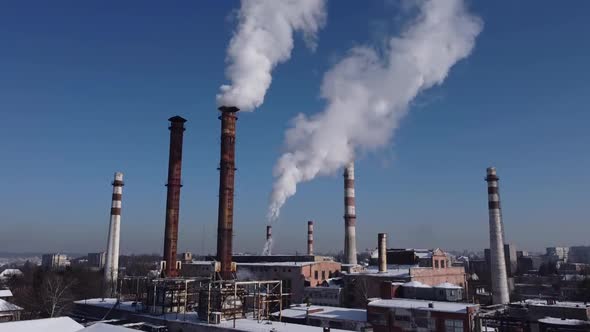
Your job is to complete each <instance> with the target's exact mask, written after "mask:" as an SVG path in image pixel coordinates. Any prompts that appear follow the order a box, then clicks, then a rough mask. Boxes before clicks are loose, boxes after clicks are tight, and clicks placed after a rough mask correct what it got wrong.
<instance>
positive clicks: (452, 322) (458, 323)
mask: <svg viewBox="0 0 590 332" xmlns="http://www.w3.org/2000/svg"><path fill="white" fill-rule="evenodd" d="M445 332H463V321H462V320H458V319H447V320H445Z"/></svg>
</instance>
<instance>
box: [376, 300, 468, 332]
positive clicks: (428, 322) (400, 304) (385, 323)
mask: <svg viewBox="0 0 590 332" xmlns="http://www.w3.org/2000/svg"><path fill="white" fill-rule="evenodd" d="M478 310H479V306H478V305H476V304H471V303H455V302H433V301H423V300H410V299H391V300H376V301H372V302H370V303H369V304H368V305H367V321H368V322H369V324H371V326H372V327H373V331H374V332H397V331H421V330H423V331H450V332H463V331H465V332H470V331H473V330H474V326H475V316H476V314H477V312H478Z"/></svg>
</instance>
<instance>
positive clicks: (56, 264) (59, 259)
mask: <svg viewBox="0 0 590 332" xmlns="http://www.w3.org/2000/svg"><path fill="white" fill-rule="evenodd" d="M69 265H70V261H69V260H68V257H67V256H66V255H63V254H45V255H43V256H42V258H41V266H42V267H43V268H46V269H62V268H65V267H66V266H69Z"/></svg>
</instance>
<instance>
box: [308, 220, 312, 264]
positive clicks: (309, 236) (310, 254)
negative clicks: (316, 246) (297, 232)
mask: <svg viewBox="0 0 590 332" xmlns="http://www.w3.org/2000/svg"><path fill="white" fill-rule="evenodd" d="M307 255H308V256H313V221H312V220H310V221H308V222H307Z"/></svg>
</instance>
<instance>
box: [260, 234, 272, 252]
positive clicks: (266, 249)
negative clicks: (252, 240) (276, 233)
mask: <svg viewBox="0 0 590 332" xmlns="http://www.w3.org/2000/svg"><path fill="white" fill-rule="evenodd" d="M271 254H272V238H270V239H268V240H266V242H265V243H264V248H262V256H270V255H271Z"/></svg>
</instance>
